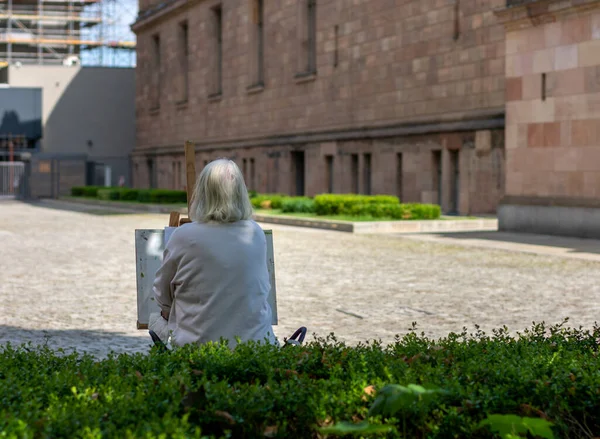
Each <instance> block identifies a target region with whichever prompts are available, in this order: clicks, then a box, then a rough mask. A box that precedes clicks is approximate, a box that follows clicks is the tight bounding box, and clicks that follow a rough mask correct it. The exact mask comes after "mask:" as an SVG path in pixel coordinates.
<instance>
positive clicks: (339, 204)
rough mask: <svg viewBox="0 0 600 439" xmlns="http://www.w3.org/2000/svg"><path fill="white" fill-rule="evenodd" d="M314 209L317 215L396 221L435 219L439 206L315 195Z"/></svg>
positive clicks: (368, 197) (377, 197)
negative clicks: (368, 217) (366, 217)
mask: <svg viewBox="0 0 600 439" xmlns="http://www.w3.org/2000/svg"><path fill="white" fill-rule="evenodd" d="M314 208H315V212H316V213H317V215H347V216H370V217H373V218H391V219H398V220H421V219H437V218H439V217H440V216H441V214H442V210H441V208H440V206H438V205H435V204H419V203H405V204H401V203H400V200H399V199H398V197H395V196H391V195H334V194H327V195H317V196H316V197H315V202H314Z"/></svg>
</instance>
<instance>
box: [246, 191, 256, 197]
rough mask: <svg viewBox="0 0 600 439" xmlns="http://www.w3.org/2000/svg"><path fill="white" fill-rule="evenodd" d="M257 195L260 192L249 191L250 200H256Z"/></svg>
mask: <svg viewBox="0 0 600 439" xmlns="http://www.w3.org/2000/svg"><path fill="white" fill-rule="evenodd" d="M257 195H258V192H256V191H253V190H249V191H248V196H249V197H250V198H254V197H256V196H257Z"/></svg>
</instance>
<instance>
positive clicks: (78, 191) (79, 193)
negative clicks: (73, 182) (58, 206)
mask: <svg viewBox="0 0 600 439" xmlns="http://www.w3.org/2000/svg"><path fill="white" fill-rule="evenodd" d="M99 189H110V188H107V187H104V186H75V187H72V188H71V195H72V196H74V197H90V198H96V197H97V196H98V190H99Z"/></svg>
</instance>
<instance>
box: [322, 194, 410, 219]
mask: <svg viewBox="0 0 600 439" xmlns="http://www.w3.org/2000/svg"><path fill="white" fill-rule="evenodd" d="M399 204H400V200H399V199H398V197H394V196H391V195H353V194H350V195H337V194H323V195H317V196H316V197H315V212H316V213H317V215H354V213H352V209H353V208H354V209H356V208H357V206H362V205H399Z"/></svg>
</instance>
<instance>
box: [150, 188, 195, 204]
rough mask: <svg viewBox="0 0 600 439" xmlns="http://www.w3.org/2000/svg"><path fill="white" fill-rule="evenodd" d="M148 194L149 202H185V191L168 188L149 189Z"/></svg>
mask: <svg viewBox="0 0 600 439" xmlns="http://www.w3.org/2000/svg"><path fill="white" fill-rule="evenodd" d="M149 195H150V202H151V203H157V204H176V203H187V193H186V191H175V190H170V189H150V190H149ZM138 199H139V198H138ZM140 201H141V200H140Z"/></svg>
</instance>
